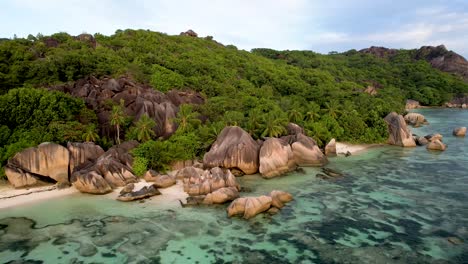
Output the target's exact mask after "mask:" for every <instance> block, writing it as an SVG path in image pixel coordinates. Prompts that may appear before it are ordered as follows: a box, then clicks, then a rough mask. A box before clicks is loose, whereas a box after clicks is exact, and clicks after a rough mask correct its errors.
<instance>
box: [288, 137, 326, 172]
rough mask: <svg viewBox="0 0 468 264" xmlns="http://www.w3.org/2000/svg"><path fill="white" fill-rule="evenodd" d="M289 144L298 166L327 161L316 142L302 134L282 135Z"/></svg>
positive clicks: (320, 164) (323, 163)
mask: <svg viewBox="0 0 468 264" xmlns="http://www.w3.org/2000/svg"><path fill="white" fill-rule="evenodd" d="M283 139H285V140H287V141H288V142H289V144H291V149H292V152H293V158H294V162H295V163H296V164H297V165H298V166H303V167H308V166H323V165H325V164H327V163H328V159H327V157H326V156H325V155H324V154H323V153H322V151H320V149H319V147H318V145H317V143H316V142H315V141H314V140H313V139H312V138H310V137H308V136H306V135H304V134H297V135H294V136H287V137H283Z"/></svg>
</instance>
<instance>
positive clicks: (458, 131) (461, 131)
mask: <svg viewBox="0 0 468 264" xmlns="http://www.w3.org/2000/svg"><path fill="white" fill-rule="evenodd" d="M453 135H454V136H456V137H464V136H465V135H466V127H457V128H455V129H454V130H453Z"/></svg>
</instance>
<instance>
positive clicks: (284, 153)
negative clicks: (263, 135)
mask: <svg viewBox="0 0 468 264" xmlns="http://www.w3.org/2000/svg"><path fill="white" fill-rule="evenodd" d="M295 168H296V163H295V161H294V157H293V152H292V149H291V146H290V145H289V144H288V143H287V142H286V141H284V140H283V139H278V138H268V139H267V140H266V141H265V142H264V143H263V145H262V147H261V149H260V173H261V174H262V177H264V178H272V177H275V176H278V175H281V174H283V173H286V172H289V171H293V170H294V169H295Z"/></svg>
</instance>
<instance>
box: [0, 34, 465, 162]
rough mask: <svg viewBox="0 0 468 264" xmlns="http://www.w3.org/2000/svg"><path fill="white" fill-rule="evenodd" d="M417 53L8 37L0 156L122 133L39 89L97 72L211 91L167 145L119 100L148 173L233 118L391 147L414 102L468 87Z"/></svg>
mask: <svg viewBox="0 0 468 264" xmlns="http://www.w3.org/2000/svg"><path fill="white" fill-rule="evenodd" d="M412 52H414V51H411V50H409V51H403V50H402V51H400V52H399V53H398V55H397V56H395V57H392V58H387V59H382V58H377V57H375V56H372V55H369V54H362V53H359V52H356V51H348V52H345V53H341V54H329V55H321V54H317V53H314V52H311V51H275V50H270V49H255V50H253V51H252V52H247V51H243V50H238V49H237V48H236V47H235V46H232V45H228V46H223V45H221V44H219V43H217V42H216V41H213V40H212V39H211V38H205V39H203V38H193V37H188V36H168V35H165V34H162V33H157V32H151V31H145V30H125V31H122V30H118V31H117V32H116V33H115V34H114V35H112V36H104V35H101V34H95V35H94V39H93V38H92V37H90V36H89V37H85V38H75V37H72V36H70V35H68V34H66V33H57V34H54V35H52V36H42V35H38V36H36V37H34V36H32V35H30V36H29V37H28V38H27V39H13V40H8V41H3V42H0V120H1V123H0V124H1V126H0V158H1V159H0V162H1V164H4V163H5V161H6V159H7V158H9V157H10V156H11V155H12V154H13V153H14V152H15V151H18V150H20V149H22V148H24V147H28V146H33V145H36V144H38V143H40V142H43V141H56V142H60V143H64V142H65V141H68V140H71V141H98V143H100V144H102V145H107V143H108V142H109V141H111V140H112V139H107V138H104V137H102V138H101V137H100V135H98V134H97V133H96V132H97V131H96V117H95V115H93V113H92V111H91V112H90V110H86V107H85V105H84V103H83V102H82V101H80V100H77V99H73V98H70V97H69V96H67V95H64V94H60V93H57V92H49V91H46V90H40V89H35V88H39V87H44V86H48V85H52V84H58V83H63V82H69V81H75V80H78V79H80V78H83V77H85V76H88V75H95V76H98V77H99V76H104V75H111V76H115V77H117V76H121V75H123V74H125V75H129V76H131V77H132V78H134V79H135V80H137V81H139V82H143V83H148V84H151V85H152V86H153V87H154V88H155V89H158V90H160V91H168V90H170V89H174V88H176V89H191V90H195V91H198V92H200V93H202V94H203V95H204V96H205V97H206V98H207V100H206V103H205V104H204V105H202V106H194V107H192V106H183V107H182V108H181V111H180V113H179V115H178V116H177V118H176V119H175V121H176V122H177V123H178V124H179V129H178V131H177V133H176V134H175V135H173V136H172V137H171V138H170V139H169V140H167V141H160V140H157V139H156V138H154V134H153V133H151V132H150V129H148V128H151V127H154V125H157V124H153V123H151V120H148V119H147V118H144V117H143V118H142V119H141V120H139V121H138V122H136V123H135V125H134V126H132V127H129V126H127V125H126V124H130V123H129V122H127V119H128V117H125V116H123V111H122V108H121V106H119V105H116V106H113V107H112V120H111V123H112V125H114V126H115V127H116V128H117V131H118V133H119V134H121V135H125V136H122V137H125V138H126V139H137V140H139V141H141V142H145V141H146V143H144V144H142V145H141V146H140V147H139V148H138V149H137V150H135V153H134V154H135V156H136V157H137V164H138V166H137V167H141V168H143V169H144V168H146V167H147V166H149V167H152V168H156V169H163V168H165V167H166V166H167V164H169V163H170V162H172V161H174V160H178V159H190V158H193V157H195V156H197V155H202V154H203V152H204V151H206V150H207V149H208V148H209V145H210V143H211V142H212V141H213V140H214V139H215V138H216V135H217V134H218V133H219V132H220V130H221V129H222V128H223V127H224V126H225V125H239V126H241V127H243V128H244V129H245V130H246V131H248V132H249V133H251V134H252V136H253V137H254V138H262V137H265V136H281V135H283V134H284V133H285V128H284V127H285V125H286V124H287V123H288V122H290V121H291V122H295V123H298V124H299V125H301V126H303V127H304V128H305V129H306V132H307V133H308V134H309V135H310V136H312V137H313V138H314V139H316V140H317V141H318V143H319V144H320V145H322V146H323V144H324V143H326V141H328V140H329V139H331V138H332V137H335V138H337V139H338V140H341V141H350V142H382V141H384V140H385V139H386V137H387V132H386V125H385V123H384V122H383V120H382V118H383V117H384V116H385V115H386V114H388V113H389V112H391V111H399V112H401V111H402V110H403V107H404V100H405V99H406V98H412V99H416V100H419V101H420V102H422V103H423V104H426V105H438V104H441V103H442V102H444V101H446V100H448V99H449V98H450V97H451V96H452V94H454V93H460V92H468V85H467V84H466V83H464V82H462V81H461V80H460V79H458V78H456V77H454V76H451V75H449V74H445V73H442V72H440V71H438V70H435V69H433V68H432V67H431V66H430V65H429V64H428V63H427V62H425V61H417V60H414V59H412V58H413V57H412ZM370 85H371V86H375V87H376V88H378V93H377V94H376V95H370V94H368V93H365V92H363V91H364V89H365V88H366V87H368V86H370ZM19 87H29V88H21V89H18V88H19ZM32 87H35V88H32ZM200 120H206V121H204V122H201V121H200ZM39 131H40V132H39ZM101 136H102V135H101ZM119 138H120V137H117V138H116V139H115V141H116V143H118V141H119ZM143 169H139V171H142V170H143Z"/></svg>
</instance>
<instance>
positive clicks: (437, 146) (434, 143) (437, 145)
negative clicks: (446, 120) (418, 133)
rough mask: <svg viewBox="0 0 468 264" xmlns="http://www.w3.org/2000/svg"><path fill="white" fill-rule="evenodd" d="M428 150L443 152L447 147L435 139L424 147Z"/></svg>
mask: <svg viewBox="0 0 468 264" xmlns="http://www.w3.org/2000/svg"><path fill="white" fill-rule="evenodd" d="M426 148H427V149H428V150H439V151H444V150H445V149H446V148H447V145H445V144H444V143H442V141H440V140H438V139H436V140H434V141H431V142H429V144H427V147H426Z"/></svg>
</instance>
